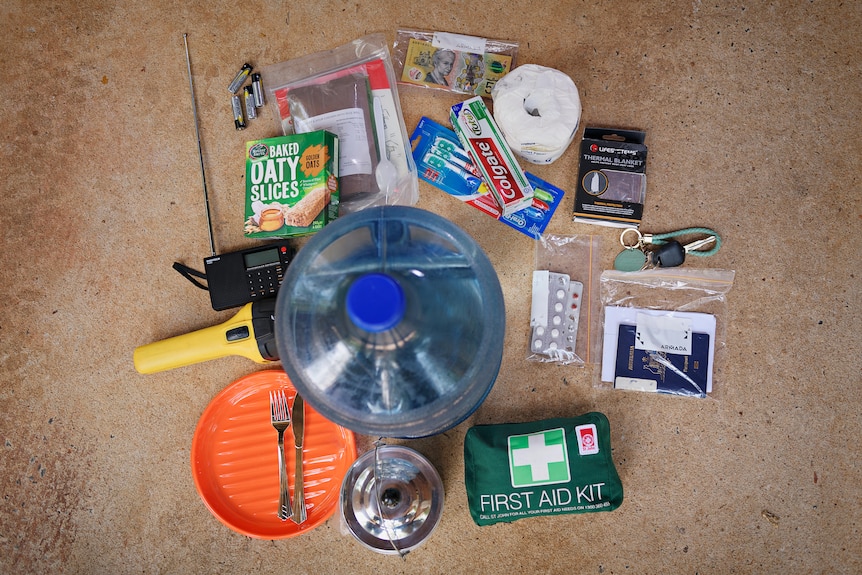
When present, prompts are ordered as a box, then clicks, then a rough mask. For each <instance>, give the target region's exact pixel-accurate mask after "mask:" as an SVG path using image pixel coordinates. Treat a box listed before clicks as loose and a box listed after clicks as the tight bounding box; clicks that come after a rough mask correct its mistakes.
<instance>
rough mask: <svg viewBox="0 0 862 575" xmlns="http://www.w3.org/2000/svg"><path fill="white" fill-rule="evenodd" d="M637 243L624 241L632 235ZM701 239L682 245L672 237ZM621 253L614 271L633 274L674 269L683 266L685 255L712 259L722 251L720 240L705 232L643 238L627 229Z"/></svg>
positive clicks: (616, 259)
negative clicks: (696, 236)
mask: <svg viewBox="0 0 862 575" xmlns="http://www.w3.org/2000/svg"><path fill="white" fill-rule="evenodd" d="M632 234H634V236H635V237H636V238H637V241H635V242H631V241H630V240H628V241H627V238H629V237H631V235H632ZM694 234H698V235H703V236H705V237H702V238H700V239H697V240H694V241H692V242H689V243H687V244H682V243H680V242H678V241H677V240H675V239H673V238H675V237H681V236H687V235H694ZM620 244H622V246H623V248H624V249H623V251H622V252H620V254H619V255H618V256H617V257H616V258H615V259H614V269H615V270H617V271H621V272H636V271H641V270H644V269H649V268H654V267H662V268H672V267H677V266H680V265H682V264H683V262H685V257H686V255H689V254H690V255H694V256H699V257H705V256H711V255H713V254H714V253H715V252H717V251H718V250H719V248H720V247H721V238H720V237H719V235H718V234H717V233H715V232H714V231H713V230H710V229H708V228H686V229H684V230H679V231H676V232H669V233H666V234H643V233H641V232H640V230H638V229H637V228H626V229H625V230H623V232H622V233H621V234H620Z"/></svg>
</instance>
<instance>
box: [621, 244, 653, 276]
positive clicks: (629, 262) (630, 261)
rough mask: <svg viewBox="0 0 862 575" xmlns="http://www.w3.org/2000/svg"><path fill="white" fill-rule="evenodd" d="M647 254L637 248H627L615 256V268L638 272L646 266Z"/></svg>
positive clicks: (622, 270)
mask: <svg viewBox="0 0 862 575" xmlns="http://www.w3.org/2000/svg"><path fill="white" fill-rule="evenodd" d="M646 262H647V255H646V254H645V253H644V252H643V251H642V250H639V249H637V248H626V249H624V250H623V251H621V252H620V253H619V255H617V257H616V258H614V269H615V270H617V271H618V272H638V271H640V270H642V269H643V268H644V265H646Z"/></svg>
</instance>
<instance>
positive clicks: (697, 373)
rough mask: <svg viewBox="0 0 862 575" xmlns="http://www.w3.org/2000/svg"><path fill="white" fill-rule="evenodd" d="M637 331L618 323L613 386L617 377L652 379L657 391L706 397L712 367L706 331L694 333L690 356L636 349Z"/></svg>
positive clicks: (633, 327) (630, 326)
mask: <svg viewBox="0 0 862 575" xmlns="http://www.w3.org/2000/svg"><path fill="white" fill-rule="evenodd" d="M636 331H637V327H636V326H633V325H625V324H623V325H620V331H619V340H618V342H619V344H618V346H617V363H616V372H615V373H614V382H615V383H614V385H615V387H617V386H618V384H619V383H620V382H619V378H631V379H635V380H644V381H650V382H655V391H657V392H658V393H670V394H674V395H698V396H701V397H706V382H707V376H708V374H709V369H711V367H710V365H709V334H706V333H693V334H692V347H691V355H680V354H675V353H667V352H663V351H646V350H642V349H635V337H636V335H637V334H636ZM619 387H629V386H623V385H619ZM698 388H700V389H698Z"/></svg>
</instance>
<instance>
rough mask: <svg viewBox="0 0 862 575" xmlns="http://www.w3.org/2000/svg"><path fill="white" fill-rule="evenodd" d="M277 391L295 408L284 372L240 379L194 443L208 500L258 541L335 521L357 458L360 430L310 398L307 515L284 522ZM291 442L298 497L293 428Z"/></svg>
mask: <svg viewBox="0 0 862 575" xmlns="http://www.w3.org/2000/svg"><path fill="white" fill-rule="evenodd" d="M278 389H283V390H284V391H285V394H286V395H287V398H288V403H289V404H290V405H291V406H292V405H293V398H294V396H295V395H296V390H295V389H294V388H293V386H292V385H291V383H290V380H289V379H288V377H287V374H286V373H284V371H281V370H266V371H260V372H257V373H253V374H251V375H247V376H245V377H242V378H240V379H238V380H237V381H235V382H233V383H232V384H230V385H229V386H228V387H226V388H225V389H224V390H223V391H222V392H221V393H219V394H218V395H217V396H216V397H215V398H214V399H213V400H212V401H211V402H210V404H209V405H208V406H207V408H206V410H204V412H203V415H201V418H200V421H198V425H197V428H196V429H195V435H194V439H193V440H192V472H193V475H194V481H195V487H196V488H197V490H198V493H199V494H200V496H201V498H202V499H203V501H204V504H206V506H207V508H209V510H210V511H211V512H212V514H213V515H215V516H216V517H217V518H218V519H219V520H220V521H221V522H222V523H224V524H225V525H226V526H228V527H230V528H231V529H233V530H234V531H237V532H239V533H242V534H244V535H248V536H249V537H256V538H259V539H284V538H286V537H293V536H294V535H298V534H300V533H303V532H305V531H309V530H311V529H314V528H315V527H317V526H318V525H320V524H321V523H323V522H325V521H326V520H327V519H329V518H330V517H331V516H332V514H333V513H335V510H336V509H337V507H338V499H339V495H340V491H341V483H342V481H343V479H344V476H345V474H346V473H347V471H348V469H349V468H350V466H351V465H352V464H353V462H354V461H355V460H356V440H355V438H354V435H353V433H352V432H350V431H348V430H346V429H344V428H343V427H341V426H339V425H336V424H335V423H332V422H331V421H329V420H327V419H324V417H323V416H322V415H320V414H319V413H317V412H316V411H315V410H314V409H313V408H312V407H311V406H309V405H308V403H306V404H305V442H304V446H303V452H302V453H303V457H302V460H303V472H304V474H305V500H306V506H307V509H308V518H307V520H306V521H305V522H304V523H302V524H301V525H297V524H296V523H294V522H293V521H291V520H290V519H288V520H287V521H282V520H281V519H279V518H278V517H277V516H276V511H277V508H278V490H279V487H278V443H277V441H278V433H277V432H276V430H275V428H273V427H272V423H271V422H270V408H269V392H270V391H275V390H278ZM284 445H285V462H286V464H287V471H288V476H289V484H290V496H291V501H292V500H293V487H294V485H293V483H294V482H293V470H294V460H295V455H294V453H295V450H294V444H293V433H292V426H291V427H290V428H288V430H287V431H286V432H285V434H284Z"/></svg>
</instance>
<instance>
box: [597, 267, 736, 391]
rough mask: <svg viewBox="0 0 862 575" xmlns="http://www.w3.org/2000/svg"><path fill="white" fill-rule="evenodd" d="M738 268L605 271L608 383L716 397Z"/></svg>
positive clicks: (604, 379) (604, 369)
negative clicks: (729, 302)
mask: <svg viewBox="0 0 862 575" xmlns="http://www.w3.org/2000/svg"><path fill="white" fill-rule="evenodd" d="M733 279H734V272H733V271H728V270H711V269H705V270H703V269H681V268H666V269H663V268H657V269H652V270H645V271H640V272H618V271H605V272H603V273H602V275H601V279H600V284H601V302H602V361H601V382H600V383H599V385H600V386H601V387H613V388H614V389H621V390H630V391H646V392H652V393H661V394H669V395H677V396H688V397H700V398H705V397H712V396H713V388H714V384H715V377H716V375H719V374H720V373H721V366H722V362H723V356H724V351H725V347H726V339H725V337H726V336H725V334H726V330H727V314H728V312H727V292H728V291H729V290H730V288H731V287H732V286H733Z"/></svg>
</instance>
